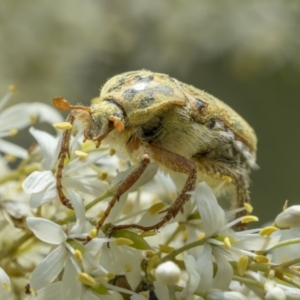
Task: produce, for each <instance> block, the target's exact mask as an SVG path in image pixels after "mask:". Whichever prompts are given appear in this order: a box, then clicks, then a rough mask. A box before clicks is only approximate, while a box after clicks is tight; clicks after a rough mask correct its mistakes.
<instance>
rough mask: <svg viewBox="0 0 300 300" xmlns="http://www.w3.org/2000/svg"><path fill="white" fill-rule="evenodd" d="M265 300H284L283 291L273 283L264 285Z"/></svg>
mask: <svg viewBox="0 0 300 300" xmlns="http://www.w3.org/2000/svg"><path fill="white" fill-rule="evenodd" d="M264 290H265V300H286V297H285V293H284V291H283V290H282V289H281V288H280V287H279V286H278V285H277V284H276V283H275V282H274V281H267V282H266V283H265V284H264Z"/></svg>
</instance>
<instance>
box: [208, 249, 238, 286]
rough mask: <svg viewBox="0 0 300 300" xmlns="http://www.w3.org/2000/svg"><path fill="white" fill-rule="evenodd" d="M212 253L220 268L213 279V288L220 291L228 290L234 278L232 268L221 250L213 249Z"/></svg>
mask: <svg viewBox="0 0 300 300" xmlns="http://www.w3.org/2000/svg"><path fill="white" fill-rule="evenodd" d="M212 253H213V255H214V257H215V259H216V263H217V266H218V270H217V273H216V275H215V277H214V279H213V287H214V288H217V289H220V290H228V287H229V284H230V282H231V280H232V276H233V270H232V267H231V265H230V264H229V262H228V261H227V259H226V257H225V256H224V255H223V253H222V250H221V249H219V248H217V247H213V248H212Z"/></svg>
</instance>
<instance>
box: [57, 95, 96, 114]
mask: <svg viewBox="0 0 300 300" xmlns="http://www.w3.org/2000/svg"><path fill="white" fill-rule="evenodd" d="M53 104H54V106H55V107H56V108H58V109H60V110H73V109H74V110H78V109H80V110H85V111H86V112H88V113H89V114H91V113H92V110H91V109H90V108H89V107H87V106H83V105H71V104H70V103H69V102H68V101H67V100H66V99H65V98H63V97H55V98H54V99H53Z"/></svg>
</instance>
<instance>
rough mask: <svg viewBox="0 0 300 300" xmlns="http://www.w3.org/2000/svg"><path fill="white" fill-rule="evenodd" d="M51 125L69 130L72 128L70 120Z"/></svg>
mask: <svg viewBox="0 0 300 300" xmlns="http://www.w3.org/2000/svg"><path fill="white" fill-rule="evenodd" d="M52 126H53V127H54V128H56V129H58V130H69V129H71V128H72V124H71V123H70V122H60V123H54V124H53V125H52Z"/></svg>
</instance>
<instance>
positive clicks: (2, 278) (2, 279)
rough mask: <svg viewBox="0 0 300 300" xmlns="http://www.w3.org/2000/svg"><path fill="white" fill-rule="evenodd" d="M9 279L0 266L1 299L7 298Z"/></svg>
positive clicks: (9, 288)
mask: <svg viewBox="0 0 300 300" xmlns="http://www.w3.org/2000/svg"><path fill="white" fill-rule="evenodd" d="M10 290H11V286H10V279H9V277H8V276H7V274H6V273H5V271H4V270H3V269H2V268H1V267H0V295H1V299H8V298H9V295H10Z"/></svg>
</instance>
